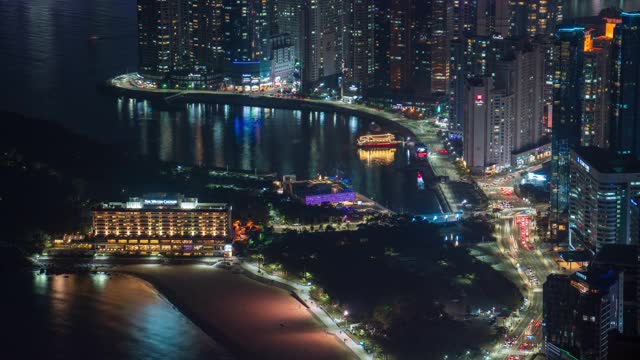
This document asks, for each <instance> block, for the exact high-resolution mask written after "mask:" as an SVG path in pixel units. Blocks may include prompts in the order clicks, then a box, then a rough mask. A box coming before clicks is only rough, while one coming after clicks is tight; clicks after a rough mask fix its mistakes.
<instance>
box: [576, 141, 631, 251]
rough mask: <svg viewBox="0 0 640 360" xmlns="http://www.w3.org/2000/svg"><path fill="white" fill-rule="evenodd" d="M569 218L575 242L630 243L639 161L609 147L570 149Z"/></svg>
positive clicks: (593, 244)
mask: <svg viewBox="0 0 640 360" xmlns="http://www.w3.org/2000/svg"><path fill="white" fill-rule="evenodd" d="M570 168H571V173H570V182H569V219H570V227H571V231H572V233H571V240H572V244H575V243H577V242H578V241H577V240H581V242H582V244H584V245H585V246H587V247H588V248H591V249H593V250H596V249H597V250H599V249H600V248H602V247H603V246H604V245H606V244H626V245H628V244H630V243H631V242H632V238H634V235H633V234H632V233H631V228H632V226H631V223H632V220H631V219H630V216H631V209H630V200H631V199H633V198H635V197H637V196H638V195H640V161H638V160H635V158H633V157H631V156H630V155H617V154H615V153H612V152H611V151H610V150H608V149H600V148H596V147H577V148H575V149H571V165H570Z"/></svg>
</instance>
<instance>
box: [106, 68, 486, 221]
mask: <svg viewBox="0 0 640 360" xmlns="http://www.w3.org/2000/svg"><path fill="white" fill-rule="evenodd" d="M133 76H134V74H125V75H121V76H118V77H115V78H113V79H110V80H108V81H107V83H106V84H107V87H108V88H109V89H111V91H112V92H114V93H115V94H116V95H120V96H130V97H136V98H148V99H151V100H157V101H163V102H166V103H167V104H175V103H185V102H211V103H221V104H234V105H245V106H257V107H271V108H274V107H275V108H283V109H296V110H308V111H330V112H339V113H343V114H346V115H351V116H357V117H360V118H363V119H369V120H373V121H376V122H379V123H381V124H382V125H385V126H386V127H387V128H389V129H391V130H393V131H395V132H398V133H400V134H401V135H402V136H404V137H405V138H411V139H414V140H416V141H417V142H421V143H424V144H426V145H427V146H428V147H429V149H433V148H436V147H441V146H442V144H441V140H440V139H439V138H438V137H437V136H436V134H435V130H434V129H433V128H430V127H429V126H427V125H426V124H425V121H418V120H410V119H407V118H406V117H404V116H403V115H402V114H399V113H391V112H387V111H383V110H381V109H375V108H371V107H368V106H365V105H359V104H349V103H344V102H342V101H332V100H315V99H302V98H293V97H281V96H274V95H271V94H264V93H234V92H228V91H218V90H188V89H151V88H139V87H136V86H133V85H132V82H131V81H130V80H131V79H132V77H133ZM423 170H424V171H425V172H427V173H428V174H429V175H431V176H433V177H435V178H436V179H437V178H439V177H443V176H446V177H448V182H446V183H443V182H440V181H435V180H434V181H432V183H431V184H430V187H431V188H432V189H433V190H434V191H435V193H436V196H437V197H438V201H439V203H440V208H441V209H440V210H441V212H442V213H452V212H455V211H458V210H461V207H462V203H463V202H464V201H465V200H467V203H472V204H476V205H477V203H478V202H479V200H478V199H481V198H483V196H482V194H480V192H479V191H477V189H476V188H475V187H474V186H473V185H472V184H471V183H470V182H468V181H466V180H464V179H460V177H459V175H458V174H457V172H456V170H455V168H454V166H453V164H452V163H451V161H450V160H449V159H448V156H442V155H438V154H433V155H431V156H430V157H429V164H425V165H424V168H423Z"/></svg>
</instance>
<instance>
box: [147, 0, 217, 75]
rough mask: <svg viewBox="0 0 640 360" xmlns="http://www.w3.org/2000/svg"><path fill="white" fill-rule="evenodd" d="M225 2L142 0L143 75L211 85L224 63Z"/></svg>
mask: <svg viewBox="0 0 640 360" xmlns="http://www.w3.org/2000/svg"><path fill="white" fill-rule="evenodd" d="M222 10H223V8H222V0H138V7H137V13H138V54H139V72H140V74H142V75H143V76H144V77H146V78H148V79H151V80H155V81H160V82H162V81H173V82H176V83H178V84H179V85H182V84H184V85H186V84H191V85H192V86H193V85H204V84H210V83H211V82H212V81H213V80H214V79H215V78H216V76H217V75H219V72H220V66H221V61H222V55H223V51H222V35H223V34H222Z"/></svg>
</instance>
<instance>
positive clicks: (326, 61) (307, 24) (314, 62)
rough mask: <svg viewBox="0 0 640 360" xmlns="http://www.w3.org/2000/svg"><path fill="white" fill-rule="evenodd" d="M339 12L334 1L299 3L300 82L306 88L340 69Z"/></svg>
mask: <svg viewBox="0 0 640 360" xmlns="http://www.w3.org/2000/svg"><path fill="white" fill-rule="evenodd" d="M343 11H344V8H343V7H342V3H341V2H340V1H337V0H306V1H305V2H304V4H303V6H302V17H301V19H302V22H303V23H302V34H303V40H302V43H303V48H302V49H301V51H302V70H303V72H302V82H303V87H304V88H306V89H308V88H309V87H310V86H311V85H312V84H314V83H315V82H317V81H318V80H320V79H321V78H324V77H328V76H332V75H336V74H338V73H340V72H341V71H342V63H343V60H344V59H343V57H342V55H343V40H344V37H343V32H344V23H343V15H344V13H343Z"/></svg>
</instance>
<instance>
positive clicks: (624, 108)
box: [610, 12, 640, 157]
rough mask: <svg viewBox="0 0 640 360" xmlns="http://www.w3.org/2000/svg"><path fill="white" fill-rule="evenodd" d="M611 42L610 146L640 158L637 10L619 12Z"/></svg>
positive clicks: (639, 16)
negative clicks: (618, 20)
mask: <svg viewBox="0 0 640 360" xmlns="http://www.w3.org/2000/svg"><path fill="white" fill-rule="evenodd" d="M621 17H622V22H621V23H620V24H618V25H617V26H616V27H615V30H614V31H613V43H612V45H611V59H612V72H611V89H610V91H611V119H610V120H611V139H610V142H611V144H610V145H611V147H612V148H613V149H614V150H615V151H617V152H618V153H620V154H632V155H633V156H635V157H640V12H633V13H624V12H623V13H622V16H621Z"/></svg>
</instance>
